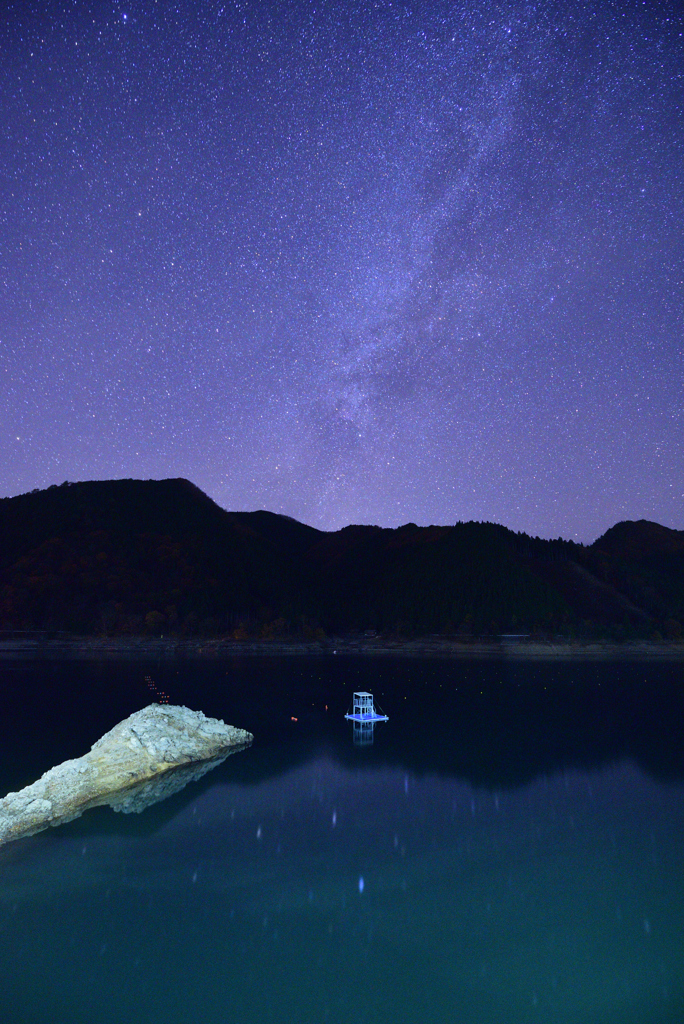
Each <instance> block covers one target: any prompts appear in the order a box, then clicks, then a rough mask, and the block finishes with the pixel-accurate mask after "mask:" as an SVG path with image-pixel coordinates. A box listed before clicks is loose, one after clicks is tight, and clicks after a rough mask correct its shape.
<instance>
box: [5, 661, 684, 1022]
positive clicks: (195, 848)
mask: <svg viewBox="0 0 684 1024" xmlns="http://www.w3.org/2000/svg"><path fill="white" fill-rule="evenodd" d="M333 661H335V665H334V666H331V665H330V661H328V662H323V661H322V660H321V661H320V662H317V661H316V660H315V659H307V661H306V663H299V664H297V663H295V662H294V661H289V662H287V661H286V660H285V659H273V660H272V661H271V662H270V663H269V664H268V665H267V664H265V663H264V662H258V661H256V660H247V659H245V662H244V663H243V664H241V665H230V666H222V667H221V668H220V671H219V668H218V667H211V671H209V670H206V671H205V670H204V667H203V671H202V672H201V673H200V672H199V671H198V669H197V666H192V668H191V669H188V671H187V672H186V674H185V675H183V674H182V673H181V672H180V671H179V672H178V674H177V675H176V676H175V677H173V678H171V677H169V678H164V677H163V676H162V675H161V673H160V672H159V671H158V670H155V671H157V675H156V676H155V678H158V682H159V685H160V686H163V688H164V690H165V691H166V692H168V693H169V694H170V695H171V697H172V699H173V700H174V701H177V702H178V703H186V704H188V705H189V706H196V707H201V708H202V709H203V710H204V711H205V713H207V714H210V715H214V716H217V717H221V718H224V719H225V720H228V721H231V722H234V723H235V724H237V725H240V726H243V727H245V728H248V729H250V731H252V732H254V734H255V743H254V746H253V747H252V748H250V750H249V751H248V752H246V753H244V754H242V755H241V756H240V758H229V759H228V761H227V762H226V763H225V764H224V765H221V766H219V767H218V768H216V770H215V771H213V772H212V773H211V774H210V775H208V776H206V777H205V778H203V779H201V780H200V781H198V782H197V783H196V784H195V787H194V788H193V787H188V788H187V789H185V790H183V792H181V793H177V794H176V795H175V796H173V797H171V798H170V799H168V800H165V801H164V802H163V803H158V804H155V805H153V806H150V807H148V809H147V810H146V811H145V813H144V814H142V815H139V816H138V815H126V816H121V815H114V814H112V813H111V810H110V809H98V810H95V811H93V812H92V814H91V815H90V816H88V817H87V818H85V817H84V818H83V819H81V820H80V821H77V822H73V823H72V824H70V825H66V826H64V827H62V828H61V829H59V830H56V831H54V832H48V833H42V834H40V835H38V836H36V837H34V838H32V839H29V840H24V841H21V842H18V843H16V844H10V845H9V846H8V847H6V848H4V849H3V850H0V965H4V966H0V983H1V984H2V991H3V1013H4V1014H5V1017H6V1018H7V1019H8V1020H9V1021H12V1024H14V1021H15V1020H16V1021H37V1020H57V1021H60V1022H61V1021H67V1020H68V1021H70V1022H71V1021H73V1022H74V1024H85V1022H86V1021H87V1022H88V1024H114V1022H116V1024H119V1022H120V1021H121V1020H126V1019H129V1018H130V1007H131V1006H132V1005H133V1006H135V1015H136V1018H137V1019H140V1020H144V1021H145V1022H146V1024H158V1022H161V1021H164V1022H165V1024H185V1022H187V1021H189V1020H202V1021H204V1022H205V1024H226V1022H227V1021H229V1022H233V1021H234V1022H238V1021H239V1022H240V1024H252V1022H257V1021H258V1022H259V1024H263V1022H273V1024H275V1022H280V1021H283V1020H293V1021H326V1020H328V1021H333V1022H335V1024H352V1022H353V1024H359V1022H368V1024H371V1022H373V1024H376V1022H380V1021H387V1020H391V1021H392V1022H393V1024H415V1021H417V1020H420V1021H421V1022H423V1024H444V1022H445V1021H458V1022H459V1024H483V1022H486V1024H523V1022H524V1024H528V1022H538V1021H553V1022H554V1024H576V1022H577V1021H583V1022H586V1024H618V1022H619V1024H656V1022H658V1024H675V1022H676V1024H681V1021H682V1020H683V1019H684V935H683V934H682V930H681V921H682V919H683V918H684V890H683V888H682V885H681V879H682V878H683V877H684V844H682V840H681V836H682V835H684V783H683V781H682V780H683V778H684V773H683V771H682V747H681V733H680V730H681V704H682V698H681V686H680V685H679V682H678V679H677V677H676V674H675V672H674V670H673V671H672V673H671V676H668V675H667V672H663V673H661V674H659V673H658V671H656V669H649V671H648V672H645V671H644V670H643V669H642V668H640V669H639V670H637V669H636V668H635V669H634V670H632V669H631V668H627V669H625V668H624V667H612V668H611V667H610V666H608V667H606V666H601V667H600V672H599V671H598V669H596V668H595V667H593V666H592V667H590V668H588V669H587V670H586V671H584V670H583V671H578V670H577V668H576V667H574V668H572V667H570V668H568V667H561V668H560V669H558V668H557V667H556V666H553V667H549V666H546V667H540V666H532V667H531V668H529V667H528V668H527V669H525V670H524V671H523V669H524V667H519V668H516V669H515V670H514V671H513V673H512V674H511V675H510V676H504V674H503V671H502V670H501V669H500V668H497V667H496V666H470V667H468V666H462V665H457V666H453V665H440V666H437V667H435V666H434V665H433V666H430V665H426V664H423V663H413V664H406V663H404V664H403V665H399V666H398V667H397V664H396V663H389V662H388V663H387V664H385V663H382V662H380V661H374V662H372V663H369V662H368V661H366V662H362V660H361V659H359V660H358V662H353V661H352V660H351V659H350V660H348V661H347V663H346V664H344V665H342V664H338V663H337V660H336V659H333ZM146 671H148V669H146V668H143V667H139V668H138V670H137V675H136V674H134V673H132V675H131V679H130V685H131V690H130V693H126V694H125V701H129V702H133V697H132V696H131V694H133V696H135V694H134V687H135V686H137V685H138V680H137V676H139V677H140V685H142V680H143V678H144V674H145V673H146ZM507 671H508V670H507ZM97 673H100V674H99V675H98V674H97ZM112 673H113V669H112V668H111V667H108V668H107V669H106V670H100V669H97V671H96V670H94V669H93V670H91V675H90V676H87V675H84V678H83V685H81V686H80V688H79V686H78V685H77V683H75V682H74V679H75V678H77V677H76V675H75V673H74V667H73V666H69V668H68V672H64V673H63V675H61V676H60V677H59V680H60V683H61V684H62V686H63V687H64V689H63V691H58V690H55V693H59V694H60V696H59V700H60V701H61V702H62V703H61V706H62V708H64V707H67V706H70V707H82V706H86V707H87V708H88V709H91V710H92V718H93V720H92V721H91V719H90V717H88V716H85V718H84V719H83V721H84V722H85V724H87V728H88V729H91V730H92V732H93V733H94V735H93V737H92V738H93V739H94V738H97V736H98V735H101V734H102V732H103V731H105V728H106V727H109V726H110V724H111V722H110V720H109V718H108V719H107V720H106V721H104V722H102V721H101V720H100V721H98V719H97V716H98V715H102V711H101V704H100V703H98V701H101V700H102V695H103V693H109V692H111V688H112V682H113V680H115V676H114V675H113V674H112ZM516 673H517V674H516ZM298 674H299V675H298ZM678 674H679V673H678V672H677V675H678ZM23 682H24V685H23V688H22V689H21V694H22V698H21V699H22V703H25V702H26V701H27V699H28V698H27V694H29V693H31V690H30V685H31V680H30V679H28V680H27V679H24V681H23ZM33 685H37V684H36V683H35V680H34V681H33ZM364 688H368V689H371V690H373V691H374V692H375V693H377V694H378V695H379V699H380V700H381V702H382V706H383V707H384V708H385V709H386V710H387V712H388V714H389V715H390V718H391V721H390V723H389V725H388V727H387V728H385V727H382V726H378V732H377V734H376V735H375V743H374V745H364V746H366V749H364V750H359V749H357V747H356V746H355V745H354V744H353V743H350V737H349V727H348V723H347V722H345V721H344V718H343V713H344V709H345V707H347V706H348V702H349V697H350V695H351V692H352V691H354V690H359V689H364ZM5 692H7V691H6V690H5ZM18 692H19V690H18V689H17V693H18ZM93 694H95V696H97V697H98V700H96V699H95V696H93ZM416 694H417V695H418V697H419V698H420V699H419V700H415V701H413V703H411V699H410V698H411V697H412V695H416ZM405 697H406V698H407V699H406V701H404V698H405ZM145 698H146V694H143V695H141V703H142V700H143V699H145ZM0 699H2V692H1V691H0ZM118 699H120V700H121V701H122V702H124V703H125V701H124V697H123V696H121V694H120V695H119V698H118ZM326 705H328V706H329V707H330V711H329V712H328V711H327V710H326ZM409 708H410V710H409ZM0 710H2V709H0ZM131 710H135V706H134V707H130V706H124V707H120V708H115V709H112V708H111V707H109V708H107V715H108V716H109V715H111V718H113V719H114V721H116V720H118V719H119V718H122V717H125V714H128V713H130V711H131ZM39 713H40V709H39V712H38V714H39ZM293 718H294V719H296V721H293ZM52 719H53V723H54V722H55V720H56V725H57V729H59V722H60V720H59V717H58V716H57V718H56V719H55V715H54V714H53V716H52ZM6 721H7V720H6V719H2V717H1V716H0V733H1V732H2V730H3V729H4V730H5V733H4V735H5V737H6V743H5V746H4V748H3V749H4V750H5V751H7V750H8V749H14V750H16V752H17V757H18V758H21V757H26V754H25V743H24V741H23V739H22V745H21V746H20V745H19V744H17V743H16V741H15V739H14V737H15V736H16V735H17V732H18V726H17V724H16V723H21V722H23V721H24V719H23V718H21V716H17V717H16V718H15V719H14V722H15V725H14V727H13V729H11V728H10V727H9V726H7V725H6ZM46 723H47V716H46ZM103 726H104V727H105V728H103ZM84 728H85V726H84ZM44 735H45V736H46V737H47V742H48V743H50V742H52V743H55V742H56V741H55V738H54V736H55V731H54V725H53V732H52V733H50V730H49V728H48V724H46V727H45V733H44ZM352 736H353V732H352ZM67 740H68V746H67V750H66V752H65V753H64V752H62V751H60V753H61V756H62V757H64V756H70V755H72V754H73V753H74V752H79V751H80V750H82V749H86V747H87V745H86V743H85V737H80V739H79V745H78V746H77V747H76V748H74V737H73V735H67V734H66V732H65V735H64V745H66V744H67ZM81 741H83V742H81ZM61 742H62V740H61V739H60V743H61ZM89 742H92V740H89ZM12 743H15V746H14V748H12V747H11V744H12ZM8 744H9V745H10V746H9V747H8ZM36 749H38V745H37V748H36ZM38 755H39V756H40V757H46V756H47V755H46V754H45V752H44V750H43V749H42V747H41V748H40V750H39V751H38V754H37V755H36V757H37V756H38ZM59 759H60V757H59V756H56V757H55V756H52V755H51V756H50V763H54V762H55V761H57V760H59ZM29 760H31V759H28V758H27V759H26V761H25V764H28V761H29ZM33 760H35V758H33ZM18 763H20V762H18ZM48 766H49V765H48ZM5 768H6V770H8V771H9V770H12V771H16V766H12V765H9V764H8V762H6V763H5ZM22 770H23V769H22ZM31 774H32V776H33V777H34V778H35V777H36V776H37V774H40V772H39V771H37V772H36V771H35V766H34V765H33V761H32V763H31ZM9 965H11V969H10V966H9ZM359 971H361V972H362V974H363V977H364V979H365V984H364V988H363V999H355V998H354V992H353V990H352V989H351V988H350V984H349V979H352V978H354V977H355V976H356V975H358V972H359ZM36 976H40V977H41V979H42V981H43V984H41V985H40V986H36V985H35V983H34V979H35V977H36Z"/></svg>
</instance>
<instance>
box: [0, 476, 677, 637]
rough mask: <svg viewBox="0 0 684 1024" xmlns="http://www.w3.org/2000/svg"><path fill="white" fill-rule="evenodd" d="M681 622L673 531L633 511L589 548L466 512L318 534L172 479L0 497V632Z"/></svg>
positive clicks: (586, 632) (637, 628) (656, 628)
mask: <svg viewBox="0 0 684 1024" xmlns="http://www.w3.org/2000/svg"><path fill="white" fill-rule="evenodd" d="M682 622H684V531H680V530H671V529H668V528H666V527H664V526H660V525H658V524H657V523H651V522H647V521H646V520H639V521H638V522H622V523H618V524H617V525H616V526H614V527H612V528H611V529H610V530H608V531H607V532H606V533H605V534H604V535H603V536H602V537H600V538H599V539H598V540H597V541H595V542H594V543H593V544H591V545H588V546H585V545H582V544H575V543H573V542H572V541H564V540H560V539H559V540H551V541H549V540H540V539H539V538H536V537H528V536H527V535H526V534H523V533H514V532H513V531H511V530H508V529H506V528H505V527H503V526H498V525H496V524H493V523H474V522H470V523H457V524H456V525H454V526H428V527H418V526H415V525H414V524H412V523H409V524H407V525H406V526H402V527H399V528H398V529H395V530H391V529H383V528H381V527H378V526H347V527H345V528H344V529H342V530H338V531H337V532H335V533H324V532H322V531H320V530H316V529H314V528H313V527H310V526H306V525H304V524H303V523H299V522H297V521H296V520H294V519H290V518H288V517H287V516H281V515H276V514H275V513H272V512H264V511H261V512H227V511H225V510H224V509H222V508H220V507H219V506H218V505H216V504H215V502H213V501H212V500H211V499H210V498H209V497H207V495H205V494H204V493H203V492H202V491H200V490H199V488H197V487H195V486H194V484H192V483H190V482H189V481H187V480H182V479H177V480H158V481H157V480H145V481H143V480H108V481H97V482H87V483H75V484H70V483H64V484H62V485H61V486H53V487H49V488H48V489H47V490H44V491H33V492H31V493H30V494H22V495H19V496H18V497H15V498H4V499H2V500H0V630H59V631H66V632H71V633H78V634H81V635H97V636H102V635H105V636H126V635H129V636H145V635H147V636H159V635H160V634H164V635H178V636H232V637H235V638H236V639H248V638H251V637H257V638H263V639H276V638H281V637H288V636H289V637H302V636H303V637H305V638H307V639H312V638H316V637H323V636H325V635H327V634H340V633H345V632H350V631H358V630H361V631H365V630H376V631H378V632H380V633H384V634H394V635H398V636H421V635H425V634H428V633H441V634H446V635H456V636H462V637H469V636H482V635H485V634H500V633H529V634H532V635H539V636H548V635H562V636H566V637H584V638H588V639H591V638H608V639H618V640H619V639H631V638H641V637H645V638H652V639H660V638H666V639H678V638H679V637H680V636H681V632H682V626H681V623H682Z"/></svg>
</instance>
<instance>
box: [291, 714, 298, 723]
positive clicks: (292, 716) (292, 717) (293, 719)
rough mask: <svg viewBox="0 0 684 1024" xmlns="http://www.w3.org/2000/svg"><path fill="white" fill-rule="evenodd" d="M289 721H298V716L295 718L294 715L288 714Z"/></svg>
mask: <svg viewBox="0 0 684 1024" xmlns="http://www.w3.org/2000/svg"><path fill="white" fill-rule="evenodd" d="M290 721H291V722H298V721H299V719H298V718H295V716H294V715H290Z"/></svg>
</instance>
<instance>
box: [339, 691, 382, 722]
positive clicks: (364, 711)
mask: <svg viewBox="0 0 684 1024" xmlns="http://www.w3.org/2000/svg"><path fill="white" fill-rule="evenodd" d="M344 717H345V718H349V719H351V721H352V722H387V721H389V719H388V717H387V715H382V714H379V712H378V711H377V710H376V708H375V704H374V703H373V694H372V693H367V692H366V691H365V690H359V691H358V692H357V693H355V694H354V699H353V701H352V710H351V713H349V712H347V714H346V715H345V716H344Z"/></svg>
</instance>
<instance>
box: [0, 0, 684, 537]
mask: <svg viewBox="0 0 684 1024" xmlns="http://www.w3.org/2000/svg"><path fill="white" fill-rule="evenodd" d="M34 7H35V10H34V11H33V12H28V13H27V11H26V8H27V5H23V4H22V5H19V4H15V5H12V4H9V5H5V7H4V14H3V18H2V22H1V23H0V89H1V96H2V102H1V104H0V118H1V119H2V132H1V133H0V191H1V201H0V374H1V375H2V376H1V378H0V379H1V380H2V392H3V401H2V403H0V428H1V435H0V436H1V439H2V443H1V445H0V495H3V496H8V495H14V494H18V493H22V492H24V491H27V490H31V489H33V488H36V487H41V488H42V487H46V486H49V485H50V484H53V483H61V482H62V481H63V480H71V481H75V480H87V479H108V478H115V477H138V478H150V477H152V478H161V477H169V476H173V477H177V476H184V477H187V478H188V479H190V480H192V481H193V482H194V483H196V484H197V485H198V486H199V487H201V488H202V489H203V490H204V491H206V492H207V493H208V494H210V495H211V497H213V498H214V499H215V500H216V501H217V502H218V503H219V504H220V505H222V506H223V507H225V508H229V509H250V510H251V509H256V508H267V509H270V510H272V511H274V512H282V513H285V514H287V515H291V516H294V517H295V518H297V519H300V520H302V521H304V522H307V523H310V524H311V525H313V526H316V527H319V528H321V529H326V530H331V529H338V528H340V527H341V526H344V525H346V524H348V523H351V522H356V523H377V524H379V525H382V526H398V525H400V524H402V523H405V522H408V521H412V522H415V523H418V524H419V525H427V524H429V523H454V522H457V521H459V520H469V519H477V520H489V521H495V522H500V523H503V524H504V525H507V526H509V527H511V528H513V529H516V530H524V531H525V532H527V533H532V534H538V535H540V536H544V537H551V536H553V537H556V536H564V537H566V538H573V539H576V540H581V541H591V540H593V539H595V538H596V537H597V536H598V535H599V534H601V533H602V532H603V531H604V530H606V529H607V528H608V527H609V526H611V525H613V524H614V523H615V522H617V521H619V520H621V519H639V518H647V519H652V520H656V521H658V522H661V523H663V524H665V525H667V526H671V527H675V528H677V529H684V331H683V322H684V317H683V304H684V230H683V225H684V166H683V163H684V161H683V155H684V18H683V17H682V15H681V13H680V12H679V9H678V7H677V5H676V4H674V3H671V4H668V3H662V4H660V3H655V2H649V3H635V2H630V0H620V2H604V3H598V2H593V3H584V2H582V0H567V2H565V3H564V2H559V3H553V2H538V3H535V2H532V0H520V2H505V3H487V2H483V0H472V2H466V3H460V2H457V0H456V2H454V0H449V2H447V0H421V2H420V3H418V2H409V0H392V2H390V0H358V2H357V0H278V2H273V0H233V2H223V0H216V2H214V0H196V2H193V3H191V2H189V0H178V2H176V3H173V2H170V0H169V2H155V0H145V2H144V3H143V2H138V0H132V2H131V3H119V2H118V0H115V2H103V3H94V2H89V0H76V2H68V3H67V2H46V3H44V4H37V5H34Z"/></svg>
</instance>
